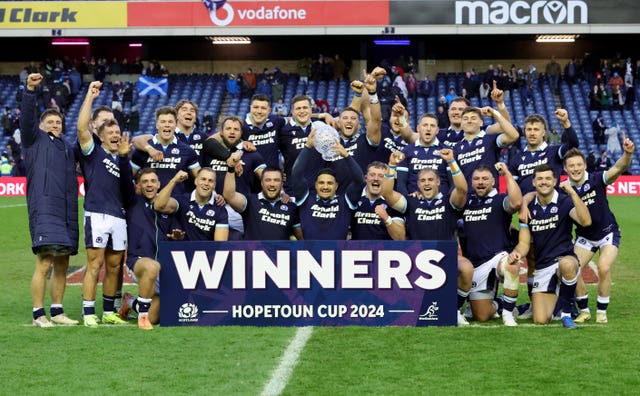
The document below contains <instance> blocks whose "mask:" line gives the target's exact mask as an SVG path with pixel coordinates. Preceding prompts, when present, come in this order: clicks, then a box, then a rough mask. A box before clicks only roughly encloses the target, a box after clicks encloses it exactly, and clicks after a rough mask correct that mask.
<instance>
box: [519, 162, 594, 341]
mask: <svg viewBox="0 0 640 396" xmlns="http://www.w3.org/2000/svg"><path fill="white" fill-rule="evenodd" d="M532 182H533V186H534V187H535V190H536V191H535V196H534V197H533V200H532V201H531V202H530V203H528V204H527V205H526V206H525V205H523V207H522V209H521V214H520V232H519V234H518V244H517V245H516V247H515V249H514V250H513V251H512V252H511V254H510V255H509V258H510V260H512V261H519V260H521V259H522V257H525V256H526V255H527V252H528V251H529V246H530V243H531V241H533V252H534V254H535V257H536V264H535V271H534V273H533V290H532V295H531V305H532V308H533V322H534V323H536V324H546V323H549V322H550V321H551V318H552V316H553V310H554V308H555V306H556V303H557V302H558V298H559V299H560V305H561V309H562V314H561V321H562V325H563V326H564V327H565V328H568V329H575V328H577V327H578V326H577V325H576V324H575V323H574V321H573V319H571V302H572V299H573V296H574V295H575V292H576V283H577V282H578V275H579V274H580V265H579V263H578V258H577V257H576V255H575V254H574V253H573V242H572V228H573V223H574V222H575V223H576V224H578V225H580V226H581V227H588V226H589V225H591V215H590V214H589V209H587V207H586V205H585V204H584V202H582V199H580V196H579V195H578V193H576V192H575V190H574V189H573V188H572V187H571V185H570V184H569V181H564V182H562V183H561V184H560V188H561V189H562V190H563V191H564V192H565V193H560V192H558V191H557V190H556V189H555V185H556V175H555V173H554V171H553V169H552V168H551V167H550V166H549V165H547V164H543V165H538V166H537V167H536V168H535V169H534V171H533V180H532Z"/></svg>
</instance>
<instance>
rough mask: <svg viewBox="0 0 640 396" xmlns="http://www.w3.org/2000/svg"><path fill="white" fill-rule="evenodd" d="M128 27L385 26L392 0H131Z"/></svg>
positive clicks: (128, 7)
mask: <svg viewBox="0 0 640 396" xmlns="http://www.w3.org/2000/svg"><path fill="white" fill-rule="evenodd" d="M127 17H128V24H127V25H128V27H154V26H165V27H184V26H229V27H234V26H256V27H265V26H278V27H282V26H292V27H301V26H384V25H388V24H389V1H388V0H383V1H376V0H371V1H242V0H236V1H233V0H229V1H209V0H205V1H193V2H154V1H144V2H129V3H127Z"/></svg>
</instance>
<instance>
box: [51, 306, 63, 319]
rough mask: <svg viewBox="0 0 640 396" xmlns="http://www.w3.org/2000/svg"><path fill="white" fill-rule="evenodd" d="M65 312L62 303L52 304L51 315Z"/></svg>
mask: <svg viewBox="0 0 640 396" xmlns="http://www.w3.org/2000/svg"><path fill="white" fill-rule="evenodd" d="M63 313H64V309H62V304H51V317H52V318H53V317H54V316H58V315H61V314H63Z"/></svg>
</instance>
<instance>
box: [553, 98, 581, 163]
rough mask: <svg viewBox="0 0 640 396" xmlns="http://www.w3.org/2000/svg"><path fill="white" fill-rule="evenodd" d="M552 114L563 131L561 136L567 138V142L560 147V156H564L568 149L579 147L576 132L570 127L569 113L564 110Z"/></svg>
mask: <svg viewBox="0 0 640 396" xmlns="http://www.w3.org/2000/svg"><path fill="white" fill-rule="evenodd" d="M554 114H555V116H556V118H557V119H558V121H559V122H560V125H561V126H562V128H563V129H564V132H563V135H565V136H566V137H567V142H566V143H565V144H564V145H563V146H562V153H561V154H562V155H564V153H565V152H566V151H568V150H569V149H570V148H573V147H578V146H580V141H579V140H578V135H577V134H576V131H575V130H574V129H573V127H571V121H570V120H569V113H568V112H567V111H566V110H565V109H557V110H556V111H555V112H554Z"/></svg>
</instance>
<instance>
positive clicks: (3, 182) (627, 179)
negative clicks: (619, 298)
mask: <svg viewBox="0 0 640 396" xmlns="http://www.w3.org/2000/svg"><path fill="white" fill-rule="evenodd" d="M500 185H501V186H504V185H505V183H504V182H501V183H500ZM607 194H608V195H628V196H639V195H640V176H620V177H619V178H618V180H616V182H615V183H613V184H611V185H609V186H608V187H607ZM25 195H27V179H26V178H25V177H0V197H23V196H25ZM78 195H79V196H84V179H83V178H82V177H79V178H78Z"/></svg>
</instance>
